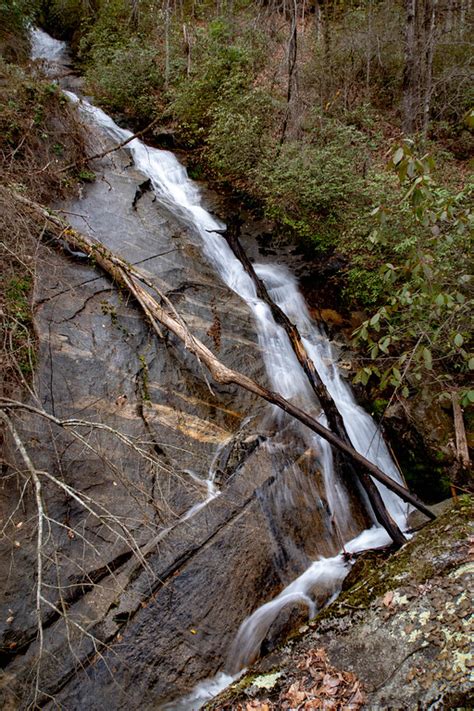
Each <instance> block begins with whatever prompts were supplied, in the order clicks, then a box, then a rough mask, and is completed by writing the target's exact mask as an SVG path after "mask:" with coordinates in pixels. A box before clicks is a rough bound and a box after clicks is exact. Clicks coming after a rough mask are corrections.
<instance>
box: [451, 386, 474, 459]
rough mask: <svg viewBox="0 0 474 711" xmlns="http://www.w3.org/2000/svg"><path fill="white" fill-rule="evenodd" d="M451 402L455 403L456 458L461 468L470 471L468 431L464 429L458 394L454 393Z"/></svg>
mask: <svg viewBox="0 0 474 711" xmlns="http://www.w3.org/2000/svg"><path fill="white" fill-rule="evenodd" d="M451 400H452V403H453V415H454V432H455V435H456V456H457V459H458V461H459V463H460V465H461V467H462V468H463V469H469V467H470V466H471V460H470V457H469V448H468V446H467V437H466V430H465V428H464V420H463V416H462V410H461V405H460V404H459V395H458V393H456V392H453V393H452V396H451Z"/></svg>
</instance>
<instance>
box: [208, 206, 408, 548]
mask: <svg viewBox="0 0 474 711" xmlns="http://www.w3.org/2000/svg"><path fill="white" fill-rule="evenodd" d="M240 224H241V223H240V220H239V219H238V218H234V219H232V220H230V221H229V222H228V227H227V230H219V234H221V235H223V236H224V237H225V239H226V241H227V243H228V245H229V247H230V248H231V249H232V251H233V253H234V255H235V256H236V257H237V259H238V260H239V261H240V263H241V264H242V266H243V268H244V269H245V271H246V272H247V274H248V275H249V276H250V278H251V279H252V281H253V283H254V284H255V288H256V291H257V296H258V297H259V298H260V299H261V300H262V301H264V302H265V303H266V304H267V305H268V306H269V308H270V310H271V312H272V315H273V318H274V319H275V321H276V323H277V324H278V325H279V326H281V327H282V328H283V329H284V331H285V332H286V334H287V336H288V338H289V341H290V343H291V347H292V348H293V352H294V353H295V355H296V357H297V359H298V362H299V364H300V365H301V367H302V368H303V370H304V372H305V374H306V377H307V378H308V381H309V383H310V385H311V387H312V389H313V391H314V393H315V395H316V397H317V398H318V400H319V403H320V405H321V407H322V409H323V412H324V414H325V415H326V418H327V421H328V423H329V427H330V429H331V430H332V431H333V432H334V433H335V434H337V435H338V437H340V439H341V440H342V441H343V442H345V443H346V444H348V445H349V446H352V445H351V441H350V439H349V435H348V434H347V430H346V427H345V425H344V420H343V419H342V416H341V414H340V412H339V410H338V409H337V407H336V404H335V402H334V400H333V399H332V397H331V395H330V393H329V391H328V389H327V388H326V386H325V385H324V383H323V381H322V380H321V378H320V377H319V373H318V371H317V370H316V368H315V365H314V363H313V361H312V360H311V358H310V357H309V356H308V354H307V352H306V349H305V347H304V344H303V341H302V338H301V335H300V333H299V331H298V329H297V327H296V326H295V324H294V323H292V322H291V321H290V319H289V318H288V316H287V315H286V314H285V312H284V311H282V309H281V308H280V307H279V306H278V305H277V304H275V302H274V301H273V299H272V298H271V297H270V294H269V293H268V290H267V288H266V286H265V284H264V283H263V281H262V280H261V279H259V277H258V276H257V274H256V272H255V269H254V268H253V264H252V262H251V261H250V259H249V258H248V256H247V254H246V252H245V250H244V248H243V247H242V244H241V242H240V240H239V234H240ZM344 460H345V461H344V464H345V468H346V472H347V474H348V475H349V477H350V478H351V479H352V480H353V481H359V482H360V483H361V485H362V487H363V489H364V490H365V492H366V494H367V497H368V499H369V502H370V505H371V507H372V510H373V512H374V514H375V517H376V519H377V521H378V522H379V523H380V525H381V526H383V527H384V528H385V530H386V531H387V533H388V535H389V536H390V537H391V539H392V540H393V542H394V543H396V544H397V545H398V546H401V545H403V544H404V543H405V542H406V538H405V536H404V535H403V533H402V531H401V530H400V528H399V527H398V526H397V524H396V522H395V521H394V520H393V518H392V517H391V516H390V514H389V512H388V511H387V508H386V506H385V504H384V502H383V499H382V496H381V494H380V492H379V490H378V489H377V487H376V485H375V484H374V482H373V480H372V479H371V478H370V476H369V474H367V472H366V470H365V468H364V467H362V466H360V464H358V463H357V462H353V461H352V460H351V459H350V458H349V457H347V455H345V456H344Z"/></svg>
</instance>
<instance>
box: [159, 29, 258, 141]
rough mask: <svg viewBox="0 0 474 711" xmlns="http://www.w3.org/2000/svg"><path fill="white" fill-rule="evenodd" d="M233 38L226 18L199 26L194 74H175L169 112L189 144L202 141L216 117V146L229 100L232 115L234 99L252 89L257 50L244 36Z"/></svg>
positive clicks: (196, 38)
mask: <svg viewBox="0 0 474 711" xmlns="http://www.w3.org/2000/svg"><path fill="white" fill-rule="evenodd" d="M231 39H232V37H231V29H230V27H229V25H228V24H227V23H225V22H224V21H223V20H216V21H214V22H211V23H210V24H209V25H208V27H207V28H206V29H202V30H198V31H197V32H196V37H195V49H194V57H193V64H192V71H191V74H190V75H189V76H187V75H184V76H183V75H182V74H179V73H178V75H177V76H175V77H174V81H173V83H172V86H171V88H170V92H169V93H170V98H171V104H170V107H169V113H170V114H171V115H173V116H174V117H175V118H176V119H177V121H178V123H179V131H180V134H181V137H182V138H183V139H184V140H185V141H186V142H187V143H188V145H196V144H198V143H201V142H202V141H203V140H204V139H205V138H206V136H207V133H208V131H209V130H210V129H211V127H212V125H213V123H214V121H216V120H217V122H218V126H216V133H215V135H214V139H213V145H214V146H215V147H216V148H217V144H218V139H217V138H216V137H217V136H218V135H219V134H221V133H222V130H223V123H224V122H225V121H226V120H227V117H226V116H225V115H224V112H225V107H226V105H227V103H228V102H230V106H229V115H231V114H232V111H233V110H235V109H236V105H235V101H234V100H235V99H236V98H237V97H239V96H242V95H243V94H245V93H246V92H247V91H249V90H250V87H251V82H252V79H253V77H254V73H255V66H256V63H257V61H258V57H257V53H256V52H254V50H253V47H252V45H251V43H249V42H246V41H245V39H242V40H241V41H240V42H238V43H233V42H232V41H231ZM218 150H219V149H218Z"/></svg>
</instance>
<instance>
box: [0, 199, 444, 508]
mask: <svg viewBox="0 0 474 711" xmlns="http://www.w3.org/2000/svg"><path fill="white" fill-rule="evenodd" d="M10 192H11V196H12V197H13V199H14V200H16V201H17V202H18V203H20V204H22V205H23V206H24V207H26V208H28V209H29V210H30V211H31V212H32V213H33V214H34V215H35V216H36V217H37V218H38V219H41V220H43V221H44V222H45V224H46V226H47V227H48V228H49V232H50V233H51V234H52V235H53V236H54V237H56V238H57V239H58V240H62V239H66V240H67V241H68V242H70V243H71V244H72V245H73V246H74V247H75V248H77V249H79V250H81V251H83V252H84V253H86V254H88V255H90V257H91V259H92V260H93V261H94V263H96V264H98V265H99V266H100V267H101V268H102V269H103V270H104V271H105V272H106V273H107V274H109V276H111V277H112V279H113V280H114V281H115V282H116V283H117V284H120V285H122V286H125V287H126V288H127V289H128V290H129V292H130V293H131V294H132V295H133V296H134V298H135V299H136V301H137V302H138V304H139V305H140V306H141V308H142V310H143V311H144V313H145V315H146V316H147V318H148V320H149V322H150V324H151V327H152V328H153V329H154V330H155V332H156V333H157V334H158V336H159V337H160V338H161V337H162V334H161V331H160V329H159V327H158V324H157V322H159V323H160V324H161V325H162V326H165V327H166V328H167V329H168V330H169V331H171V333H173V334H174V335H175V336H176V337H177V338H178V339H179V340H180V341H182V343H183V344H184V346H185V347H186V348H187V350H189V351H190V352H191V353H192V354H193V355H194V356H195V357H196V358H197V359H198V361H199V362H200V363H203V364H204V365H205V366H206V367H207V368H208V370H209V372H210V373H211V375H212V377H213V378H214V380H216V381H217V382H218V383H222V384H235V385H238V386H240V387H242V388H244V389H246V390H248V391H249V392H251V393H254V394H255V395H257V396H258V397H261V398H262V399H264V400H266V401H267V402H269V403H271V404H273V405H277V406H278V407H279V408H280V409H281V410H283V411H284V412H286V413H288V414H289V415H291V416H292V417H294V418H295V419H297V420H298V421H299V422H301V423H302V424H304V425H306V426H307V427H308V428H309V429H311V430H312V431H313V432H316V434H318V435H319V436H320V437H322V438H323V439H325V440H326V441H327V442H329V443H330V444H332V445H333V446H334V447H336V448H337V449H339V450H340V451H342V452H344V453H345V454H347V455H348V456H349V457H351V458H352V459H353V460H354V461H355V462H357V463H358V464H360V465H361V466H362V467H364V468H365V469H366V471H367V472H368V473H370V474H371V475H372V476H373V477H374V478H375V479H376V480H377V481H379V482H381V483H382V484H384V485H385V486H386V487H387V488H388V489H390V490H391V491H393V492H395V493H396V494H398V496H400V498H401V499H402V500H403V501H406V502H407V503H410V504H412V505H413V506H414V507H415V508H417V509H419V510H420V511H421V512H422V513H424V514H425V516H427V517H428V518H430V519H434V518H436V516H435V514H434V513H433V512H432V511H431V510H430V509H429V508H428V507H427V506H425V504H423V503H422V502H421V501H420V500H419V499H418V497H417V496H415V495H414V494H412V493H411V492H410V491H408V489H406V488H405V487H403V486H401V485H400V484H398V483H397V482H396V481H393V479H391V478H390V477H389V476H387V474H384V473H383V472H382V471H381V470H380V469H379V468H378V467H376V466H375V465H374V464H372V462H370V461H369V460H368V459H366V458H365V457H363V456H362V455H361V454H359V453H358V452H356V450H355V449H354V448H353V447H352V446H351V445H349V444H347V443H346V442H343V441H342V440H341V439H340V437H338V436H337V435H336V434H334V433H333V432H331V431H330V430H329V429H327V427H324V426H323V425H321V424H320V423H319V422H318V421H317V420H315V419H314V418H313V417H311V416H310V415H308V414H307V413H306V412H304V411H303V410H301V409H300V408H299V407H297V406H296V405H294V404H293V403H291V402H289V401H288V400H286V399H285V398H284V397H282V396H281V395H279V394H278V393H276V392H273V391H271V390H268V389H267V388H265V387H263V386H261V385H259V384H258V383H256V382H255V381H254V380H252V379H251V378H249V377H247V376H246V375H243V374H242V373H238V372H237V371H235V370H232V369H231V368H228V367H227V366H226V365H224V364H223V363H221V362H220V361H219V360H218V359H217V358H216V357H215V355H214V354H213V353H212V352H211V351H210V350H209V348H207V346H205V345H204V343H202V342H201V341H200V340H199V339H197V338H195V337H194V336H193V335H192V334H191V333H190V331H189V329H188V328H187V326H186V324H185V322H184V321H183V319H182V318H181V317H180V316H179V314H178V313H177V312H176V310H175V308H174V306H173V304H172V303H171V302H170V300H169V299H168V298H167V297H166V296H165V295H164V294H162V293H160V292H159V290H158V289H157V288H156V286H155V285H154V284H152V283H151V282H150V281H149V280H148V279H147V277H146V276H145V275H144V274H143V273H141V272H140V270H138V269H136V267H132V266H131V265H130V264H128V263H127V262H126V261H125V260H123V259H121V258H120V257H118V256H117V255H115V254H113V253H112V252H110V251H109V250H107V249H106V247H104V245H103V244H101V243H100V242H94V241H93V240H92V239H91V238H90V237H88V236H86V235H83V234H81V233H79V232H77V231H76V230H74V229H72V228H71V227H70V226H68V225H66V224H64V223H63V222H62V221H61V220H60V219H59V218H58V217H57V216H56V215H54V214H52V213H51V212H50V211H48V210H47V209H46V208H44V207H42V206H41V205H39V204H38V203H35V202H33V201H31V200H29V199H28V198H25V197H24V196H23V195H20V194H19V193H16V192H14V191H10ZM142 284H145V285H146V286H148V287H149V289H152V290H153V291H155V292H156V294H157V295H158V296H159V298H160V300H161V301H162V302H163V303H165V304H166V305H167V307H168V308H169V309H170V311H171V313H172V315H171V314H170V313H168V311H166V310H165V309H164V308H163V306H161V305H160V304H159V303H158V301H157V300H156V299H155V298H154V297H153V296H152V295H151V294H150V292H149V291H147V289H145V288H144V287H143V286H142Z"/></svg>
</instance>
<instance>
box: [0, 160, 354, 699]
mask: <svg viewBox="0 0 474 711" xmlns="http://www.w3.org/2000/svg"><path fill="white" fill-rule="evenodd" d="M95 170H96V173H97V180H96V182H95V183H93V184H91V185H88V186H86V187H85V188H84V191H83V196H82V199H81V200H78V201H76V202H73V203H69V204H68V205H64V206H62V207H63V208H64V210H66V211H67V212H66V217H67V218H68V219H69V220H70V222H71V223H72V224H73V226H75V227H76V228H77V229H79V230H82V231H84V232H87V233H89V234H90V235H92V236H93V237H95V238H97V239H98V240H100V241H102V242H103V243H104V244H105V245H106V246H107V247H109V248H110V249H112V250H114V251H115V252H117V253H118V254H120V255H121V256H123V257H124V258H125V259H127V260H129V261H130V262H132V263H134V264H137V265H138V266H139V267H140V268H141V269H142V270H143V271H144V272H145V273H146V274H147V276H149V277H150V278H151V279H153V280H154V281H155V283H156V284H157V286H158V287H159V289H160V290H161V291H163V292H165V293H166V294H167V295H168V297H169V298H170V299H171V301H172V302H173V304H174V305H175V307H176V309H177V310H178V311H179V313H180V314H181V315H182V316H183V317H184V319H185V320H186V323H187V324H188V326H189V328H190V330H191V331H192V332H193V333H194V334H196V335H197V336H198V338H200V339H201V340H203V341H204V343H206V345H208V346H209V347H210V348H211V350H213V351H215V352H216V354H217V355H218V357H219V358H220V359H221V360H222V361H223V362H224V363H225V364H227V365H229V366H230V367H232V368H234V369H236V370H240V371H241V372H244V373H246V374H247V375H249V376H251V377H253V378H255V379H256V380H258V381H259V382H261V383H265V382H266V376H265V373H264V370H263V365H262V360H261V353H260V350H259V346H258V344H257V342H256V336H255V329H254V325H253V322H252V318H251V316H250V313H249V311H248V308H247V307H246V305H245V304H244V303H243V302H242V301H241V300H240V299H239V298H238V297H237V296H236V295H235V294H233V293H232V292H231V291H229V289H227V288H226V287H225V286H224V285H223V284H221V283H220V282H219V280H218V278H217V277H216V275H215V274H214V273H213V271H212V269H211V268H210V267H209V265H207V264H206V262H205V261H204V260H203V258H202V257H201V250H200V244H199V238H198V237H197V236H196V235H194V234H193V233H192V232H191V231H190V230H189V229H187V228H186V226H185V225H183V223H181V222H179V221H178V220H177V219H176V218H174V217H173V216H171V215H170V214H169V212H168V211H167V210H166V209H165V208H164V207H163V206H160V205H159V204H158V203H157V202H154V201H153V195H152V194H151V193H149V192H145V193H144V194H143V195H142V197H140V199H139V200H138V202H137V204H136V209H133V206H132V203H133V199H134V196H135V191H136V188H137V185H139V184H140V183H142V182H143V176H142V175H141V174H139V173H138V172H137V171H136V170H135V169H134V168H133V166H131V165H130V161H129V158H128V156H127V155H126V154H125V153H120V154H114V155H113V160H112V159H111V160H108V161H107V162H106V163H105V164H102V165H101V166H95ZM35 321H36V328H37V334H38V339H39V364H38V371H37V376H36V383H35V395H34V397H33V396H32V397H31V399H30V404H31V405H32V406H34V407H39V408H40V409H41V408H44V410H45V411H46V412H47V413H50V414H51V415H52V416H53V417H55V418H58V419H59V420H61V421H68V422H66V424H65V426H59V425H58V424H55V423H54V422H53V421H51V420H48V419H46V418H45V417H42V416H38V415H34V414H31V413H30V414H28V413H25V412H23V413H19V414H18V415H17V417H16V422H17V426H18V429H19V431H20V432H21V435H22V437H23V438H24V441H25V444H26V445H27V447H28V451H29V452H30V455H31V458H32V460H33V462H34V466H35V467H36V468H37V469H38V470H41V471H45V472H48V474H49V475H50V477H54V480H52V479H51V478H46V477H44V478H43V480H42V481H43V497H44V507H45V517H46V518H45V519H44V526H45V534H44V540H43V551H42V561H43V571H42V594H43V596H44V598H45V600H46V602H45V601H43V602H42V604H41V618H42V625H43V635H44V641H43V650H42V652H41V653H40V647H39V643H38V634H37V632H38V620H37V613H36V610H35V595H36V585H37V580H38V568H37V554H36V544H37V530H38V529H37V508H36V505H35V500H34V497H33V496H32V492H31V491H30V489H29V487H27V488H26V489H25V490H23V489H22V480H21V479H19V478H17V477H15V476H14V475H10V476H7V477H5V479H4V484H3V489H2V503H1V506H2V510H1V518H2V521H4V522H7V526H6V533H7V535H6V537H5V538H4V540H3V542H2V548H1V550H0V566H1V570H2V580H3V582H2V585H1V588H0V635H1V655H2V665H3V669H4V670H3V673H2V677H1V681H0V685H1V686H0V689H1V690H0V694H1V695H2V696H3V704H4V707H5V708H24V707H26V706H27V705H28V704H29V703H31V702H32V701H33V698H34V687H35V677H36V675H37V676H38V689H39V696H38V699H39V700H40V701H41V702H42V703H43V704H46V705H48V703H51V704H52V703H53V702H52V701H50V702H48V699H51V697H54V699H55V700H56V702H57V703H59V704H60V706H61V708H65V709H80V708H88V709H96V708H97V709H99V708H101V709H102V708H104V707H106V708H114V709H119V708H137V707H139V706H140V707H141V708H150V709H151V708H153V709H155V708H157V706H158V705H159V704H160V703H161V702H162V701H164V700H167V699H169V698H174V697H175V696H177V695H179V694H181V693H184V692H185V691H187V690H188V689H189V688H190V687H192V685H193V684H194V683H195V682H196V681H197V680H198V679H201V678H203V677H205V676H207V675H209V674H213V673H215V672H216V671H217V670H218V669H220V668H221V667H222V666H223V664H224V663H225V658H226V650H227V649H228V646H229V643H230V641H231V640H232V638H233V636H234V635H235V632H236V630H237V629H238V627H239V625H240V623H241V622H242V620H243V619H244V618H245V617H246V616H247V615H248V614H249V613H250V612H251V611H253V610H254V609H255V607H257V606H258V605H259V604H260V603H261V602H263V601H266V600H268V599H270V598H271V597H272V596H273V595H274V594H275V593H277V592H279V590H281V588H282V587H283V586H284V585H285V584H287V583H288V582H289V580H291V579H293V578H294V577H295V575H298V574H300V573H301V572H302V571H303V570H304V569H305V567H306V566H307V564H308V561H309V560H310V559H313V558H314V557H316V556H317V555H332V554H334V553H335V552H336V550H335V549H336V548H337V545H338V544H337V543H336V542H335V541H336V540H337V539H336V538H335V536H334V531H333V530H332V523H331V520H330V515H329V513H328V511H327V505H325V504H324V501H325V498H326V494H325V492H324V485H323V483H322V481H321V476H320V474H319V469H318V466H319V465H318V452H317V451H308V445H307V442H306V440H305V439H304V438H302V437H301V436H300V434H299V431H298V429H297V428H296V429H295V427H294V426H293V425H290V424H288V423H287V422H286V421H285V420H281V419H277V418H275V415H274V413H273V412H272V410H271V409H270V408H269V407H267V406H266V405H264V404H262V403H261V402H257V401H256V400H255V398H254V397H253V396H251V395H249V394H248V393H246V392H244V391H242V390H237V388H235V387H222V386H216V385H215V384H214V383H212V384H211V383H210V382H209V379H208V375H207V373H206V372H205V370H204V369H203V368H202V367H201V366H200V365H199V364H198V363H196V362H195V360H194V359H192V358H191V357H190V356H189V353H187V352H186V350H185V349H184V348H183V347H182V345H181V344H179V343H177V342H176V341H175V340H174V339H173V338H171V337H169V336H167V335H166V334H164V337H163V339H161V340H160V339H158V338H156V337H155V336H154V335H152V334H151V332H150V330H149V328H148V326H147V325H146V323H145V321H144V319H143V317H142V315H141V314H140V312H139V311H138V309H137V308H136V306H135V305H134V304H133V303H132V302H131V300H130V299H129V297H128V295H127V294H126V293H123V292H121V291H120V290H118V289H117V288H116V287H115V286H114V285H113V284H112V283H111V281H110V280H109V279H108V278H106V277H105V276H104V275H102V274H101V273H99V272H98V271H97V270H95V269H94V266H93V265H90V264H88V263H87V261H84V260H81V259H75V258H72V257H70V256H67V255H66V254H65V253H64V252H58V251H52V250H50V249H48V248H46V247H44V246H43V247H41V248H40V266H39V273H38V281H37V286H36V293H35ZM71 420H72V421H73V422H71ZM90 423H95V425H97V423H99V425H100V427H97V426H94V424H92V425H91V424H90ZM6 444H7V455H8V458H10V459H14V458H15V453H14V448H13V446H12V443H11V442H7V443H6ZM16 461H17V462H18V459H17V460H16ZM210 471H215V475H216V484H218V485H219V487H221V490H222V493H221V494H220V495H219V496H217V497H216V498H214V499H213V500H211V501H209V502H208V503H207V505H206V506H202V507H199V504H203V503H204V502H205V500H206V498H207V496H208V485H207V483H206V479H207V478H208V476H209V472H210ZM10 474H11V472H10ZM19 501H21V504H20V505H18V502H19ZM192 507H195V508H194V509H193V508H192ZM353 514H354V517H353V522H352V523H350V524H348V530H347V537H351V536H353V535H355V534H356V533H358V532H359V531H360V530H361V529H362V528H363V527H364V526H365V523H366V521H365V518H364V516H363V515H362V514H357V502H355V503H354V510H353ZM276 520H278V521H279V522H280V524H279V525H278V526H275V521H276ZM39 658H40V663H39V666H38V659H39Z"/></svg>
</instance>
